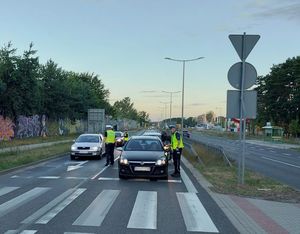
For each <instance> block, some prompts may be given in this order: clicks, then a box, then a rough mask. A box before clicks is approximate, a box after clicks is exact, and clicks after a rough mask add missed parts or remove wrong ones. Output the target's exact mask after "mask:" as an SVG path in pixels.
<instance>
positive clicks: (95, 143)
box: [70, 134, 105, 160]
mask: <svg viewBox="0 0 300 234" xmlns="http://www.w3.org/2000/svg"><path fill="white" fill-rule="evenodd" d="M104 152H105V143H104V137H103V136H102V135H101V134H82V135H80V136H79V137H78V138H77V139H76V140H75V141H74V144H73V145H72V146H71V153H70V158H71V160H74V159H75V158H77V157H94V158H96V159H101V158H102V154H103V153H104Z"/></svg>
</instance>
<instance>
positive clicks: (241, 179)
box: [238, 32, 246, 184]
mask: <svg viewBox="0 0 300 234" xmlns="http://www.w3.org/2000/svg"><path fill="white" fill-rule="evenodd" d="M245 37H246V33H245V32H244V34H243V37H242V70H241V73H242V74H241V86H240V87H241V97H240V100H241V101H240V145H241V146H242V152H241V156H240V158H239V169H238V170H239V184H244V168H245V158H244V157H245V132H244V125H245V119H244V112H245V108H244V106H245V105H244V83H245V64H246V62H245V58H244V57H245V56H244V53H245Z"/></svg>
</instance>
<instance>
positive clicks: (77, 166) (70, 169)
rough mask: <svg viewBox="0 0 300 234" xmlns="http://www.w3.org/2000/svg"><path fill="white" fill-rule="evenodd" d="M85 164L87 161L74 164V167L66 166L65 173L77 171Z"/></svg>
mask: <svg viewBox="0 0 300 234" xmlns="http://www.w3.org/2000/svg"><path fill="white" fill-rule="evenodd" d="M87 162H88V161H83V162H78V163H76V164H77V165H75V166H73V165H72V166H68V168H67V171H73V170H76V169H79V168H81V167H82V165H83V164H85V163H87Z"/></svg>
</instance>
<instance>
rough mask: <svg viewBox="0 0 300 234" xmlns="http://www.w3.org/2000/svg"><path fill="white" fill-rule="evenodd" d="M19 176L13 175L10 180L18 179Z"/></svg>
mask: <svg viewBox="0 0 300 234" xmlns="http://www.w3.org/2000/svg"><path fill="white" fill-rule="evenodd" d="M19 177H20V176H18V175H13V176H11V177H10V178H12V179H14V178H19Z"/></svg>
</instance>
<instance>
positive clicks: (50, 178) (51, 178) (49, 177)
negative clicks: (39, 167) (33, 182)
mask: <svg viewBox="0 0 300 234" xmlns="http://www.w3.org/2000/svg"><path fill="white" fill-rule="evenodd" d="M38 178H39V179H48V180H55V179H59V178H60V176H39V177H38Z"/></svg>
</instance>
